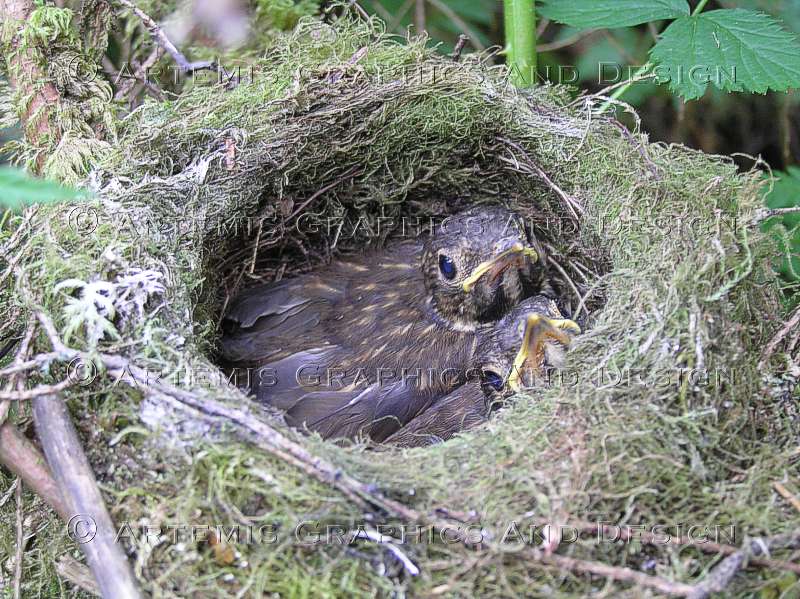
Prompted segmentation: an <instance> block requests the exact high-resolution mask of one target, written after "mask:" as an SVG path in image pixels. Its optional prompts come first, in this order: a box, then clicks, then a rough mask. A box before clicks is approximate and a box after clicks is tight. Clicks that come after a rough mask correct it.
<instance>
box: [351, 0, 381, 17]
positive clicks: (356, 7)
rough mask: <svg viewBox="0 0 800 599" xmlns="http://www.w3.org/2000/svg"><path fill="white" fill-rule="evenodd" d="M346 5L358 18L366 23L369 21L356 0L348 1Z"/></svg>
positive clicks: (367, 14)
mask: <svg viewBox="0 0 800 599" xmlns="http://www.w3.org/2000/svg"><path fill="white" fill-rule="evenodd" d="M347 4H348V6H349V7H350V8H352V9H353V10H355V11H356V13H358V16H360V17H361V18H362V19H364V20H366V21H369V20H370V17H369V13H368V12H367V11H366V10H364V9H363V8H362V7H361V5H360V4H359V3H358V0H350V1H349V2H348V3H347ZM376 4H377V3H376ZM381 8H383V7H381Z"/></svg>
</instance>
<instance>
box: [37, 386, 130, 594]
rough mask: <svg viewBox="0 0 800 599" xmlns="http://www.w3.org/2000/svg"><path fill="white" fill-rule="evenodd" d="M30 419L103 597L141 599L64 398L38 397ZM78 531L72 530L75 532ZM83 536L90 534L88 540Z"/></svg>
mask: <svg viewBox="0 0 800 599" xmlns="http://www.w3.org/2000/svg"><path fill="white" fill-rule="evenodd" d="M33 420H34V423H35V424H36V432H37V434H38V435H39V440H40V441H41V443H42V447H43V448H44V453H45V456H47V462H48V463H49V464H50V467H51V468H52V470H53V474H54V477H55V479H56V481H57V483H58V486H59V487H60V489H61V491H62V493H63V496H64V499H65V502H66V504H67V506H68V508H69V512H70V513H71V516H70V518H69V520H68V523H69V525H70V526H72V525H78V524H80V525H82V526H86V527H87V528H86V529H83V528H81V529H80V539H79V540H80V541H81V549H82V550H83V552H84V553H85V554H86V559H87V561H88V562H89V568H90V569H91V571H92V574H94V577H95V579H96V580H97V583H98V585H99V587H100V590H101V592H102V595H103V597H120V598H122V599H139V598H140V597H141V595H140V594H139V591H138V589H137V586H136V581H135V579H134V577H133V571H132V570H131V568H130V564H129V563H128V560H127V558H126V556H125V553H124V552H123V551H122V547H121V546H120V545H119V544H118V543H116V533H115V529H114V524H113V522H112V521H111V516H109V514H108V510H107V509H106V506H105V503H104V502H103V496H102V495H101V494H100V489H99V488H98V487H97V482H96V481H95V479H94V474H93V473H92V468H91V466H90V465H89V461H88V460H87V459H86V455H85V454H84V453H83V448H82V447H81V444H80V440H79V439H78V434H77V432H76V431H75V427H74V426H73V424H72V420H71V419H70V415H69V412H68V411H67V406H66V405H65V404H64V400H63V399H62V398H61V396H60V395H59V394H54V395H49V396H42V397H37V398H36V399H34V400H33ZM78 531H79V529H77V528H76V529H75V532H78ZM95 531H96V532H95ZM83 533H88V534H89V535H90V536H89V537H88V540H87V539H86V538H84V534H83Z"/></svg>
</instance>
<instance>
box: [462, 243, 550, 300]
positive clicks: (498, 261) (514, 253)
mask: <svg viewBox="0 0 800 599" xmlns="http://www.w3.org/2000/svg"><path fill="white" fill-rule="evenodd" d="M519 257H529V258H531V260H532V261H533V262H536V261H537V260H538V259H539V254H537V253H536V250H534V249H533V248H529V247H525V246H524V245H522V244H521V243H519V242H517V243H515V244H514V245H512V246H511V247H510V248H509V249H507V250H505V251H504V252H501V253H499V254H497V256H494V257H493V258H491V259H490V260H486V261H485V262H481V263H480V264H479V265H478V266H477V267H476V268H475V270H473V271H472V274H470V275H469V276H468V277H467V278H466V279H464V282H463V283H462V284H461V285H462V287H463V289H464V292H465V293H469V292H470V291H472V288H473V287H474V286H475V284H476V283H477V282H478V281H479V280H480V278H481V277H482V276H483V275H485V274H486V273H487V272H489V271H494V274H495V276H497V275H499V274H500V273H502V272H503V271H504V270H505V269H506V268H508V267H509V266H510V265H511V264H512V263H513V260H510V259H509V258H514V259H517V258H519Z"/></svg>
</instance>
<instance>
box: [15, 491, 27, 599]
mask: <svg viewBox="0 0 800 599" xmlns="http://www.w3.org/2000/svg"><path fill="white" fill-rule="evenodd" d="M14 501H16V502H17V552H16V556H15V559H14V599H20V597H21V592H22V555H23V553H24V551H23V545H24V543H25V536H24V531H23V529H22V481H21V480H19V479H17V491H16V494H15V495H14Z"/></svg>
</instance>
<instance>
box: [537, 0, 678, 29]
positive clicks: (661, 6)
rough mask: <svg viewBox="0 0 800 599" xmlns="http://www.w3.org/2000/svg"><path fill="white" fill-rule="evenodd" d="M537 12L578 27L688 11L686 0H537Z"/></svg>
mask: <svg viewBox="0 0 800 599" xmlns="http://www.w3.org/2000/svg"><path fill="white" fill-rule="evenodd" d="M540 2H541V3H542V6H541V7H540V8H539V13H540V14H541V15H542V16H545V17H547V18H548V19H550V20H552V21H557V22H558V23H564V24H566V25H572V26H573V27H579V28H581V29H589V28H591V29H603V28H609V29H610V28H614V27H629V26H631V25H639V24H641V23H647V22H649V21H658V20H660V19H677V18H678V17H682V16H684V15H688V14H689V4H688V3H687V2H686V0H569V2H565V0H540Z"/></svg>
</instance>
